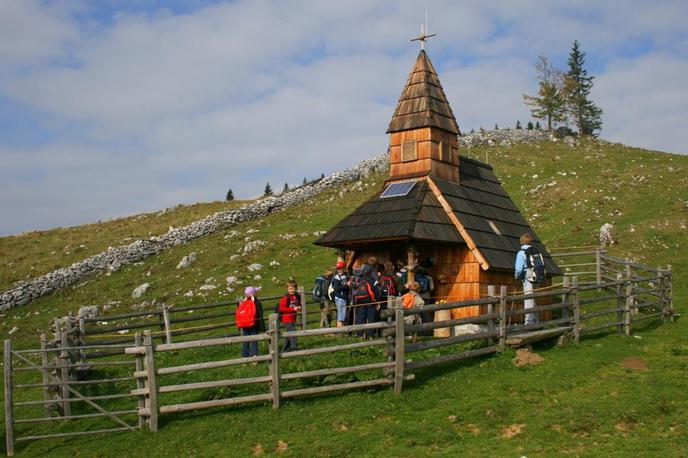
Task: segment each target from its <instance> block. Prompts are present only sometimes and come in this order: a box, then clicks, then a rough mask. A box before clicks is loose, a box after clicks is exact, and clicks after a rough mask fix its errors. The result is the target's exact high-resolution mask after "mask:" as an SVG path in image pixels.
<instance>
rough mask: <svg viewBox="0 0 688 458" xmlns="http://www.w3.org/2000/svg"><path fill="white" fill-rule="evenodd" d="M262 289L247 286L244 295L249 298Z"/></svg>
mask: <svg viewBox="0 0 688 458" xmlns="http://www.w3.org/2000/svg"><path fill="white" fill-rule="evenodd" d="M260 289H261V288H260V286H247V287H246V289H245V290H244V294H245V295H247V296H255V295H256V293H257V292H258V291H260Z"/></svg>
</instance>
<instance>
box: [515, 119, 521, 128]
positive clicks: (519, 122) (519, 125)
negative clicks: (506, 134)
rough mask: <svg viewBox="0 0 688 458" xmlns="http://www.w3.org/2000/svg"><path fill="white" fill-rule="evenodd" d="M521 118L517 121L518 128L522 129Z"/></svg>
mask: <svg viewBox="0 0 688 458" xmlns="http://www.w3.org/2000/svg"><path fill="white" fill-rule="evenodd" d="M521 128H522V127H521V120H520V119H519V120H518V121H516V129H521Z"/></svg>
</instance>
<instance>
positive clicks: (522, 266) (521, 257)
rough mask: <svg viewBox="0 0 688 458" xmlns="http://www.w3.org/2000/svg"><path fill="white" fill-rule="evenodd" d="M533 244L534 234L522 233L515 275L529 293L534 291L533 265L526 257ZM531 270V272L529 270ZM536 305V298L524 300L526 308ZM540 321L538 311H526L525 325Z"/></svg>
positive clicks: (524, 290)
mask: <svg viewBox="0 0 688 458" xmlns="http://www.w3.org/2000/svg"><path fill="white" fill-rule="evenodd" d="M532 244H533V236H532V235H530V234H523V235H521V249H520V250H519V251H518V253H516V263H515V265H514V277H515V278H516V279H517V280H521V281H522V283H523V292H524V293H525V294H528V293H530V292H532V291H533V283H531V282H530V281H529V280H528V279H529V278H532V270H533V269H532V266H530V267H529V266H528V264H529V263H528V260H527V259H526V250H527V249H528V248H530V247H531V246H532ZM529 271H531V272H529ZM533 307H535V299H526V300H525V301H523V308H524V309H526V310H527V309H531V308H533ZM538 321H539V318H538V314H537V313H526V315H525V325H526V326H527V325H529V324H535V323H537V322H538Z"/></svg>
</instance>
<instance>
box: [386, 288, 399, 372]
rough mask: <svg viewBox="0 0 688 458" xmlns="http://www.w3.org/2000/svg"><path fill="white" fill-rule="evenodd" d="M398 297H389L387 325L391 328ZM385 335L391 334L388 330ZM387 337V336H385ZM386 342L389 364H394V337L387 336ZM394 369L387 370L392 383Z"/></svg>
mask: <svg viewBox="0 0 688 458" xmlns="http://www.w3.org/2000/svg"><path fill="white" fill-rule="evenodd" d="M396 301H397V297H396V296H387V324H388V325H389V326H391V325H392V323H393V320H394V316H393V313H396V312H395V311H394V309H395V308H396V306H397V303H396ZM382 332H383V333H385V332H389V331H387V330H386V329H383V330H382ZM383 335H385V334H383ZM386 335H387V337H386V340H387V347H386V348H387V362H388V363H393V362H394V336H393V335H390V334H386ZM393 371H394V369H391V368H390V369H385V374H386V375H387V378H389V379H390V380H391V381H394V372H393Z"/></svg>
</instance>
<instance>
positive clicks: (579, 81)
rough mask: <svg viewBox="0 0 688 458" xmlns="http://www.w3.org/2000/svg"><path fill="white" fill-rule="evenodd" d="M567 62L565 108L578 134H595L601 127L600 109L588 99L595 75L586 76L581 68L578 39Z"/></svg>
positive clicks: (583, 57) (581, 56)
mask: <svg viewBox="0 0 688 458" xmlns="http://www.w3.org/2000/svg"><path fill="white" fill-rule="evenodd" d="M568 64H569V71H568V73H566V83H567V86H568V87H567V98H566V108H567V110H568V112H569V114H570V115H571V117H572V118H573V122H574V124H575V125H576V127H578V134H579V135H593V136H595V135H596V131H599V130H600V129H601V128H602V109H601V108H599V107H598V106H597V105H595V104H594V103H593V102H592V101H591V100H590V99H589V96H590V89H592V80H593V79H594V78H595V77H594V76H588V72H587V70H585V69H584V68H583V65H584V64H585V53H584V52H583V51H581V50H580V44H579V43H578V40H576V41H574V42H573V46H572V47H571V53H570V54H569V60H568Z"/></svg>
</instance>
